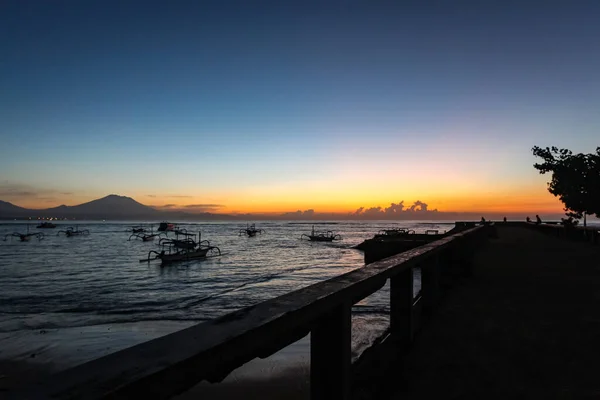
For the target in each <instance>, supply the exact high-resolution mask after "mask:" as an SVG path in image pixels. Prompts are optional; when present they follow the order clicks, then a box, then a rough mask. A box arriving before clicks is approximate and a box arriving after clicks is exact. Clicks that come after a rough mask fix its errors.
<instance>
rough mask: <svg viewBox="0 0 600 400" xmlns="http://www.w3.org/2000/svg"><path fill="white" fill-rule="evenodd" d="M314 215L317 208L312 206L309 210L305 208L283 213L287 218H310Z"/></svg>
mask: <svg viewBox="0 0 600 400" xmlns="http://www.w3.org/2000/svg"><path fill="white" fill-rule="evenodd" d="M314 215H315V210H313V209H312V208H311V209H308V210H304V211H301V210H297V211H290V212H286V213H283V214H281V216H282V217H285V218H310V217H312V216H314Z"/></svg>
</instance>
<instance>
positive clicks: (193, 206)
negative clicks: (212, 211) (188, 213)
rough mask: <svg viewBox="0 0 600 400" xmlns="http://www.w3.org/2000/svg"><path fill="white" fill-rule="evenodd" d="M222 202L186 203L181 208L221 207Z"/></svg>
mask: <svg viewBox="0 0 600 400" xmlns="http://www.w3.org/2000/svg"><path fill="white" fill-rule="evenodd" d="M223 207H225V206H224V205H223V204H187V205H185V206H183V208H223Z"/></svg>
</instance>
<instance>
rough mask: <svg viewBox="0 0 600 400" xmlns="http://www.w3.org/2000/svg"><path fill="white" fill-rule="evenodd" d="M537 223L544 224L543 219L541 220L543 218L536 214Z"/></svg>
mask: <svg viewBox="0 0 600 400" xmlns="http://www.w3.org/2000/svg"><path fill="white" fill-rule="evenodd" d="M535 223H536V224H541V223H542V219H541V218H540V216H539V215H537V214H536V216H535Z"/></svg>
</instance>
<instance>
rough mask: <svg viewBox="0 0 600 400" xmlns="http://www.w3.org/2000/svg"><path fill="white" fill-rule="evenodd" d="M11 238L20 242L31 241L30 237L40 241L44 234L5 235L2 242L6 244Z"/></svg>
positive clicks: (17, 233) (15, 233)
mask: <svg viewBox="0 0 600 400" xmlns="http://www.w3.org/2000/svg"><path fill="white" fill-rule="evenodd" d="M9 237H10V238H11V239H12V238H13V237H17V238H19V240H20V241H21V242H28V241H29V239H31V238H32V237H35V238H37V240H42V239H43V238H44V234H43V233H42V232H37V233H19V232H13V233H9V234H7V235H4V239H3V240H4V241H5V242H6V241H7V240H8V238H9Z"/></svg>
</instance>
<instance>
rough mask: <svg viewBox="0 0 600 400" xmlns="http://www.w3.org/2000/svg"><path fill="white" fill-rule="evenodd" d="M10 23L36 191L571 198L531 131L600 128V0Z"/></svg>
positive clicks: (585, 143) (369, 4) (491, 206)
mask: <svg viewBox="0 0 600 400" xmlns="http://www.w3.org/2000/svg"><path fill="white" fill-rule="evenodd" d="M324 3H326V4H324ZM0 37H2V38H3V39H2V40H1V41H0V54H1V56H0V139H1V141H0V199H2V200H6V201H10V202H13V203H15V204H17V205H21V206H26V207H40V208H42V207H43V208H45V207H49V206H54V205H58V204H62V203H65V204H77V203H81V202H83V201H88V200H92V199H94V198H98V197H102V196H105V195H107V194H109V193H117V194H121V195H127V196H131V197H134V198H135V199H136V200H138V201H140V202H142V203H144V204H149V205H156V206H160V205H165V204H176V205H181V206H183V205H189V204H199V205H206V209H207V210H208V209H210V210H213V211H214V210H216V209H218V210H220V211H221V212H229V213H230V212H259V211H260V212H280V211H294V210H296V209H302V210H303V209H308V208H311V209H315V210H317V211H323V212H335V211H340V212H348V211H353V210H355V209H357V208H358V207H361V206H364V207H372V206H387V205H389V204H390V203H391V202H398V201H400V200H405V201H406V202H409V203H411V202H414V201H415V200H422V201H424V202H426V203H428V204H429V207H430V208H437V209H439V210H440V211H467V210H471V211H472V210H476V211H499V212H502V211H515V210H523V211H530V210H531V211H532V212H544V211H560V210H561V206H560V204H559V203H558V201H557V200H555V199H554V198H553V197H552V196H551V195H550V194H549V193H548V192H547V191H546V184H545V182H546V181H547V180H548V179H549V176H541V175H539V174H538V173H537V171H535V170H534V169H533V167H532V164H533V163H534V162H535V159H534V158H533V156H532V155H531V147H532V146H534V145H540V146H551V145H556V146H561V147H568V148H571V149H572V150H574V151H583V152H590V151H592V150H594V149H595V148H596V146H598V145H600V140H599V138H600V129H599V128H600V113H599V112H598V110H600V2H598V1H579V0H578V1H561V2H557V1H543V2H526V1H472V2H465V1H413V2H410V1H402V2H400V1H398V2H391V1H389V2H388V1H385V2H377V1H347V2H344V1H334V2H321V1H272V2H264V1H236V2H234V1H214V2H203V1H173V2H152V1H143V2H142V1H140V2H126V1H119V2H113V1H20V0H13V1H10V0H7V1H3V2H2V3H0Z"/></svg>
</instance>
